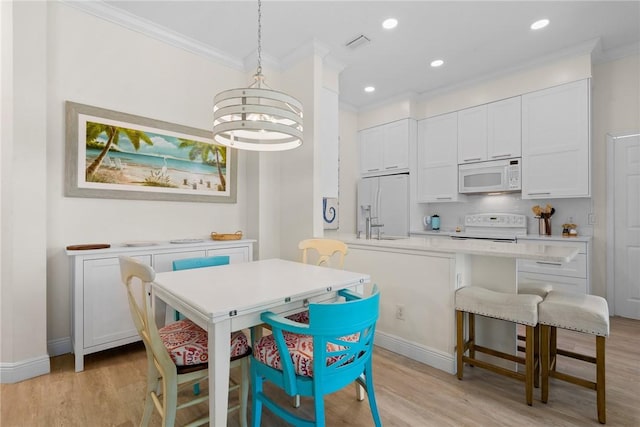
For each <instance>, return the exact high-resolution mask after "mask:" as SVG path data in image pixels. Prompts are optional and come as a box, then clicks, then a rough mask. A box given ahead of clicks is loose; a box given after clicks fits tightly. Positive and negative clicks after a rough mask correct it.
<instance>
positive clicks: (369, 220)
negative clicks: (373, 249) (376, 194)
mask: <svg viewBox="0 0 640 427" xmlns="http://www.w3.org/2000/svg"><path fill="white" fill-rule="evenodd" d="M360 207H361V208H362V209H363V210H364V212H365V238H366V239H367V240H371V229H372V228H377V229H378V240H380V228H381V227H384V224H377V222H378V217H372V216H371V205H366V206H365V205H361V206H360ZM374 222H376V224H374Z"/></svg>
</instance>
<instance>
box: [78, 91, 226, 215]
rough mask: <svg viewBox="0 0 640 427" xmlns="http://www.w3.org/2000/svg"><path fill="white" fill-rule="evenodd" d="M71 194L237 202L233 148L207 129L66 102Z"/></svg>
mask: <svg viewBox="0 0 640 427" xmlns="http://www.w3.org/2000/svg"><path fill="white" fill-rule="evenodd" d="M66 138H67V156H66V159H67V164H66V169H67V174H66V183H65V195H66V196H71V197H93V198H116V199H136V200H172V201H187V202H222V203H235V202H236V189H237V185H236V177H237V170H236V167H237V164H238V161H237V158H236V150H233V149H230V148H227V147H224V146H222V145H218V144H214V141H213V138H212V137H211V132H210V131H206V130H201V129H195V128H190V127H187V126H182V125H178V124H173V123H168V122H163V121H159V120H153V119H149V118H146V117H140V116H134V115H131V114H125V113H121V112H117V111H111V110H106V109H103V108H98V107H92V106H90V105H83V104H77V103H75V102H70V101H67V103H66Z"/></svg>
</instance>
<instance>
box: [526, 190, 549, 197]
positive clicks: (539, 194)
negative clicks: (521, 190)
mask: <svg viewBox="0 0 640 427" xmlns="http://www.w3.org/2000/svg"><path fill="white" fill-rule="evenodd" d="M527 194H528V195H529V196H543V195H545V194H547V195H548V194H551V192H549V191H547V192H541V193H527Z"/></svg>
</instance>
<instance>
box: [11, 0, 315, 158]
mask: <svg viewBox="0 0 640 427" xmlns="http://www.w3.org/2000/svg"><path fill="white" fill-rule="evenodd" d="M0 1H2V0H0ZM253 78H254V82H253V83H252V84H251V85H250V86H249V87H245V88H238V89H229V90H225V91H222V92H220V93H218V94H217V95H216V96H215V98H214V99H213V139H214V141H215V142H216V144H220V145H223V146H225V147H230V148H236V149H239V150H251V151H283V150H291V149H293V148H297V147H299V146H301V145H302V140H303V136H304V133H303V116H302V103H301V102H300V101H298V100H297V99H296V98H294V97H293V96H291V95H287V94H286V93H284V92H280V91H277V90H273V89H271V88H270V87H269V85H267V84H266V83H265V81H264V80H265V78H264V76H263V75H262V1H261V0H258V68H257V70H256V74H255V75H254V76H253Z"/></svg>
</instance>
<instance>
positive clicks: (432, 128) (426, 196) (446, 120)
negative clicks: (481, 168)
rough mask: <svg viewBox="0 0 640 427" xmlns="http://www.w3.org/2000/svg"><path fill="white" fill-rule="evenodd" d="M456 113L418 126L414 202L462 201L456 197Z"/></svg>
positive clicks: (459, 197) (422, 121)
mask: <svg viewBox="0 0 640 427" xmlns="http://www.w3.org/2000/svg"><path fill="white" fill-rule="evenodd" d="M457 147H458V113H456V112H454V113H449V114H443V115H440V116H436V117H431V118H428V119H424V120H420V121H419V122H418V142H417V150H416V151H417V159H416V173H417V183H416V201H417V202H419V203H432V202H455V201H460V200H464V197H465V196H464V195H461V194H459V193H458V150H457Z"/></svg>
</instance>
